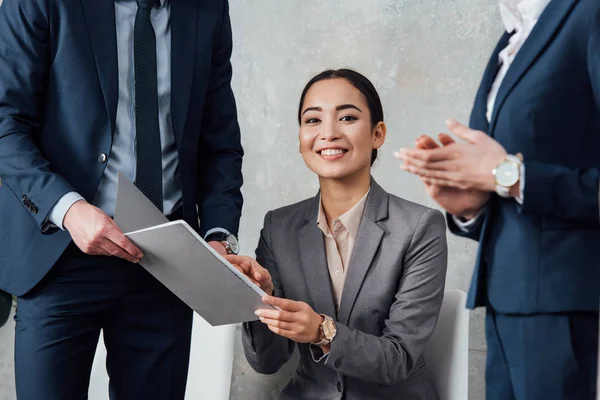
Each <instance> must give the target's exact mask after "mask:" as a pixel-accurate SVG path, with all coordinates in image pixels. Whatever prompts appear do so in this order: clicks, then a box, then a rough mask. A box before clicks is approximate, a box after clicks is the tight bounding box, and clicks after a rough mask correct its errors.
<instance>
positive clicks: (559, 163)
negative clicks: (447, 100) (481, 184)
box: [448, 0, 600, 314]
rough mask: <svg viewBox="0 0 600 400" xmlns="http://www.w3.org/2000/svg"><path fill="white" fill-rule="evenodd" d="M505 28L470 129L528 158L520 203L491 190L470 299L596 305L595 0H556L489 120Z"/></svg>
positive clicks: (521, 305)
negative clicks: (487, 107)
mask: <svg viewBox="0 0 600 400" xmlns="http://www.w3.org/2000/svg"><path fill="white" fill-rule="evenodd" d="M509 37H510V35H509V34H508V33H506V34H504V36H503V37H502V38H501V40H500V42H499V43H498V46H497V47H496V49H495V51H494V53H493V54H492V57H491V59H490V62H489V64H488V66H487V69H486V70H485V73H484V76H483V81H482V83H481V87H480V88H479V92H478V94H477V97H476V100H475V106H474V108H473V113H472V115H471V121H470V126H471V128H473V129H478V130H481V131H484V132H487V133H488V134H489V135H491V136H492V137H493V138H494V139H495V140H497V141H498V142H499V143H500V144H502V145H503V146H504V147H505V148H506V151H507V152H508V153H509V154H515V153H517V152H521V153H522V154H523V155H524V159H525V181H524V184H525V190H524V203H523V205H522V206H521V205H519V204H518V203H517V202H516V201H515V200H514V199H503V198H500V197H498V196H496V195H494V197H493V199H492V201H491V202H490V203H489V205H488V206H487V208H486V209H485V215H484V218H483V219H482V220H481V223H480V224H479V226H477V227H476V229H473V230H472V231H471V232H469V233H463V232H461V231H460V230H459V229H458V227H456V225H455V224H454V223H453V221H452V219H451V218H450V219H449V220H448V223H449V226H450V229H451V230H452V231H453V232H454V233H456V234H459V235H463V236H467V237H470V238H472V239H476V240H479V241H480V243H481V246H480V248H479V254H478V258H477V263H476V266H475V271H474V274H473V281H472V283H471V289H470V291H469V299H468V306H469V307H476V306H484V305H489V306H491V307H493V308H494V309H495V310H497V311H499V312H503V313H521V314H530V313H551V312H563V311H592V310H598V305H599V301H600V253H599V249H600V219H599V214H598V213H599V211H598V210H599V199H598V190H599V187H598V186H599V184H598V181H599V178H600V2H598V1H597V0H554V1H552V2H550V4H549V5H548V6H547V8H546V9H545V11H544V12H543V14H542V15H541V16H540V19H539V21H538V22H537V24H536V25H535V27H534V29H533V31H532V32H531V34H530V36H529V37H528V39H527V40H526V42H525V43H524V44H523V47H522V48H521V49H520V51H519V53H517V55H516V57H515V60H514V62H513V64H512V65H511V66H510V68H509V70H508V73H507V75H506V77H505V78H504V81H503V82H502V85H501V87H500V90H499V93H498V97H497V99H496V103H495V106H494V110H493V115H492V119H491V123H489V124H488V122H487V119H486V115H485V114H486V106H487V95H488V91H489V89H490V87H491V85H492V82H493V81H494V79H495V76H496V73H497V71H498V54H499V52H500V51H501V50H502V49H503V48H504V47H506V45H507V44H508V39H509Z"/></svg>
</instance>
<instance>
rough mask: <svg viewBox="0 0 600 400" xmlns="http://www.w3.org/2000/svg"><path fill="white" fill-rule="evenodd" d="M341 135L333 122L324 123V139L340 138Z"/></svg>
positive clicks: (322, 134)
mask: <svg viewBox="0 0 600 400" xmlns="http://www.w3.org/2000/svg"><path fill="white" fill-rule="evenodd" d="M340 136H341V134H340V131H339V129H338V128H337V127H336V126H335V124H333V123H329V124H324V125H323V130H322V131H321V138H322V139H324V140H334V139H339V138H340Z"/></svg>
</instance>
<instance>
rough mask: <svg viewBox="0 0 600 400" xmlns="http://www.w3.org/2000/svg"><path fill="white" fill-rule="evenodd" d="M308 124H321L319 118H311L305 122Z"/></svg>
mask: <svg viewBox="0 0 600 400" xmlns="http://www.w3.org/2000/svg"><path fill="white" fill-rule="evenodd" d="M305 122H306V123H307V124H316V123H317V122H320V121H319V119H318V118H309V119H307V120H306V121H305Z"/></svg>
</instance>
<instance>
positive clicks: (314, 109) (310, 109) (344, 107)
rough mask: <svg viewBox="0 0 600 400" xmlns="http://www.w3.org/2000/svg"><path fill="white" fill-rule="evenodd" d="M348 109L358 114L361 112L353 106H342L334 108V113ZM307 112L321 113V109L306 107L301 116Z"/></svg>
mask: <svg viewBox="0 0 600 400" xmlns="http://www.w3.org/2000/svg"><path fill="white" fill-rule="evenodd" d="M348 109H354V110H357V111H359V112H362V110H361V109H360V108H358V107H356V106H355V105H354V104H342V105H339V106H337V107H336V108H335V110H336V111H342V110H348ZM309 111H319V112H321V111H323V109H322V108H321V107H308V108H306V109H305V110H304V111H303V112H302V115H304V114H306V113H307V112H309Z"/></svg>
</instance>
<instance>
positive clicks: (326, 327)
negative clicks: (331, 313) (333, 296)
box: [323, 320, 336, 340]
mask: <svg viewBox="0 0 600 400" xmlns="http://www.w3.org/2000/svg"><path fill="white" fill-rule="evenodd" d="M335 332H336V329H335V324H334V323H333V321H331V320H326V321H325V322H323V335H325V338H326V339H328V340H331V339H332V338H333V336H334V335H335Z"/></svg>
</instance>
